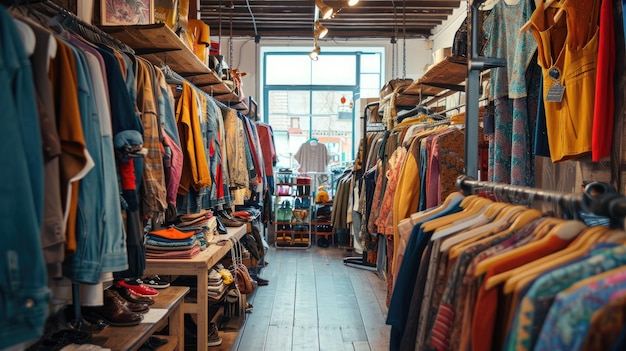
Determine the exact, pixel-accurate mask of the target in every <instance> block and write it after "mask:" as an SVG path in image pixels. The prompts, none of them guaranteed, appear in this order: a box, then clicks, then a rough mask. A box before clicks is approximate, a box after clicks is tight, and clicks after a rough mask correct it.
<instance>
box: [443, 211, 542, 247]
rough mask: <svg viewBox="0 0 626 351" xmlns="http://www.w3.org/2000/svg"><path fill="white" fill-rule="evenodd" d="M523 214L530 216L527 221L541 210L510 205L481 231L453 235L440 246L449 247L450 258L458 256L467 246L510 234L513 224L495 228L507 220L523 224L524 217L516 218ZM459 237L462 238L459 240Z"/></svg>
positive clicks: (504, 223) (539, 213) (538, 215)
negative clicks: (500, 229)
mask: <svg viewBox="0 0 626 351" xmlns="http://www.w3.org/2000/svg"><path fill="white" fill-rule="evenodd" d="M529 211H530V212H529ZM524 214H527V215H528V216H529V217H531V218H530V219H528V221H529V222H530V221H531V220H533V219H534V218H537V217H540V216H541V212H539V211H538V210H534V209H529V208H527V207H525V206H511V207H510V208H507V209H505V210H503V211H502V212H501V213H500V214H498V217H496V221H494V223H490V224H489V225H488V226H487V227H483V228H481V229H482V232H481V233H463V234H460V235H462V236H461V237H459V238H457V237H453V238H451V239H449V240H450V242H449V243H446V242H445V241H444V242H443V243H442V245H441V246H442V247H444V248H447V247H450V250H449V253H448V256H449V257H450V258H456V257H459V256H460V255H461V254H462V253H463V252H464V251H465V250H467V249H468V248H469V247H471V246H474V245H480V244H483V243H485V242H487V241H490V240H492V239H493V236H505V235H508V234H510V233H511V232H512V231H513V230H515V228H516V227H514V226H513V225H511V226H509V227H508V228H507V229H505V230H502V231H498V232H496V230H498V229H499V228H501V227H502V226H504V225H506V223H507V222H511V223H513V224H515V223H518V224H517V225H522V224H523V225H525V223H523V221H525V220H526V219H525V218H522V219H519V220H518V218H519V217H521V216H522V215H524ZM523 225H522V226H523ZM459 239H464V240H463V241H459ZM451 245H452V246H451Z"/></svg>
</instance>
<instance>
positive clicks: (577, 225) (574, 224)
mask: <svg viewBox="0 0 626 351" xmlns="http://www.w3.org/2000/svg"><path fill="white" fill-rule="evenodd" d="M585 228H587V226H586V225H585V224H584V223H582V222H580V221H574V220H571V221H566V222H564V223H561V224H558V225H557V226H555V227H554V228H552V230H551V231H550V232H549V233H548V234H547V235H546V236H545V237H544V238H542V239H540V240H537V241H533V242H531V243H529V244H526V245H524V246H520V247H518V248H515V249H513V250H511V251H507V252H504V253H502V254H500V255H497V256H492V257H489V258H487V259H486V260H484V261H482V262H480V263H479V264H478V265H477V266H476V271H475V272H474V273H475V275H474V276H476V277H478V276H480V275H482V274H484V273H485V272H487V270H489V268H490V267H491V266H492V265H493V264H495V263H496V262H498V261H501V260H503V259H507V258H508V257H511V256H515V255H523V254H525V253H527V252H529V251H534V250H536V249H538V248H540V247H541V246H544V245H546V244H547V242H548V241H549V240H550V239H551V238H553V237H555V236H556V237H558V238H560V239H563V240H573V239H574V237H576V236H577V235H579V234H580V233H581V232H582V231H583V230H584V229H585ZM498 282H499V281H496V280H492V281H491V282H490V283H489V284H487V282H485V288H486V289H490V288H492V287H494V286H495V285H496V284H497V283H498Z"/></svg>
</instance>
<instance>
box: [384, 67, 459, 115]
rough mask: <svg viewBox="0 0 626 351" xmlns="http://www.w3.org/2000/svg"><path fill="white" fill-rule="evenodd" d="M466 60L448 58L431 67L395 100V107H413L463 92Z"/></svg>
mask: <svg viewBox="0 0 626 351" xmlns="http://www.w3.org/2000/svg"><path fill="white" fill-rule="evenodd" d="M466 77H467V59H466V58H465V57H460V56H449V57H446V58H444V59H443V60H442V61H441V62H439V63H437V64H434V65H432V66H431V67H430V68H429V69H428V71H426V73H424V75H423V76H422V77H421V78H420V79H418V80H416V81H415V82H413V83H411V85H409V86H408V87H407V88H406V89H405V90H404V91H403V92H402V93H401V94H400V95H399V96H398V97H397V98H396V101H397V103H396V105H399V106H414V105H417V104H419V103H420V99H421V100H422V101H424V100H426V99H428V98H430V99H428V101H427V103H432V102H435V101H437V100H439V99H442V98H444V97H446V96H449V95H452V94H454V93H456V92H458V91H465V78H466Z"/></svg>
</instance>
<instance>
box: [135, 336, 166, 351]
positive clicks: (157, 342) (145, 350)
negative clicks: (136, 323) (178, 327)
mask: <svg viewBox="0 0 626 351" xmlns="http://www.w3.org/2000/svg"><path fill="white" fill-rule="evenodd" d="M165 344H167V339H163V338H157V337H156V336H151V337H149V338H148V341H146V342H144V343H143V345H141V347H140V348H139V351H152V350H156V349H158V348H159V347H161V346H163V345H165Z"/></svg>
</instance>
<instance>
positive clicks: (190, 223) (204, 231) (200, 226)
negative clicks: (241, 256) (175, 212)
mask: <svg viewBox="0 0 626 351" xmlns="http://www.w3.org/2000/svg"><path fill="white" fill-rule="evenodd" d="M173 227H174V228H176V229H178V230H180V231H182V232H190V231H193V232H195V233H196V238H197V239H198V241H199V242H200V248H201V249H202V250H204V249H206V247H207V246H208V245H209V244H210V243H211V242H212V241H213V238H214V236H215V234H216V231H217V219H216V218H215V216H214V215H213V211H211V210H202V211H201V212H200V213H193V214H185V215H181V216H179V217H178V221H177V222H176V224H174V226H173Z"/></svg>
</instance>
